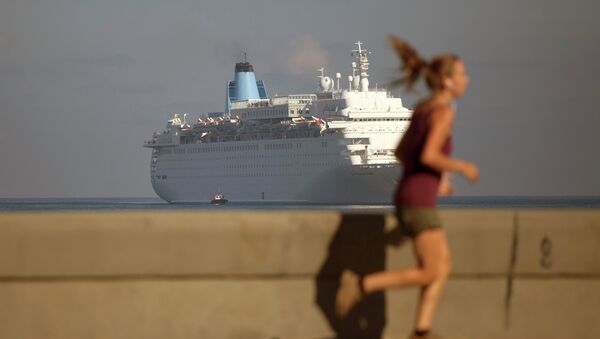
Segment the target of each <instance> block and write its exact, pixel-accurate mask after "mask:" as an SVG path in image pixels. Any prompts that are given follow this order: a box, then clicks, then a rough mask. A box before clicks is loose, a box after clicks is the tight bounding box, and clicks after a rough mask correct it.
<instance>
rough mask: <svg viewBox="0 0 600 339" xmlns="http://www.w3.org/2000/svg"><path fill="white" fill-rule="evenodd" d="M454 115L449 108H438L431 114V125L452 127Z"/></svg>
mask: <svg viewBox="0 0 600 339" xmlns="http://www.w3.org/2000/svg"><path fill="white" fill-rule="evenodd" d="M455 115H456V113H455V112H454V110H452V108H450V107H449V106H440V107H437V108H435V109H434V110H433V112H431V118H432V121H433V123H440V124H444V125H452V122H453V121H454V116H455Z"/></svg>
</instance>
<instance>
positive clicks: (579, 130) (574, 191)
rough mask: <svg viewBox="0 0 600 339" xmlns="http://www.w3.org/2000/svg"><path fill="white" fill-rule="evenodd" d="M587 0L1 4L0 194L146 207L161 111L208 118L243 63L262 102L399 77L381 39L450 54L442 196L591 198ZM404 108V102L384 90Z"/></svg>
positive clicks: (593, 137)
mask: <svg viewBox="0 0 600 339" xmlns="http://www.w3.org/2000/svg"><path fill="white" fill-rule="evenodd" d="M599 13H600V2H598V1H596V0H587V1H585V0H571V1H557V0H519V1H516V0H503V1H497V0H494V1H485V0H483V1H482V0H460V1H455V0H439V1H433V0H419V1H402V0H385V1H383V0H382V1H364V0H361V1H358V0H322V1H316V0H314V1H289V0H259V1H248V0H220V1H218V2H217V1H214V2H211V3H206V2H203V1H197V0H196V1H192V0H180V1H177V0H173V1H157V0H145V1H135V0H97V1H94V0H3V1H1V2H0V164H1V165H0V197H104V196H127V197H134V196H154V193H153V191H152V188H151V185H150V180H149V171H150V169H149V167H150V166H149V162H150V150H149V149H145V148H143V147H142V143H143V141H144V140H146V139H149V138H150V137H151V135H152V132H153V131H154V130H157V129H162V128H163V127H164V124H165V122H166V119H168V118H169V116H170V115H171V114H173V113H183V112H190V113H194V114H200V113H203V112H208V111H220V110H222V109H223V105H224V95H225V83H226V80H228V79H231V78H232V77H233V69H234V63H235V62H236V61H240V60H241V59H242V58H243V52H244V51H245V52H247V53H248V58H249V61H250V62H251V63H252V64H253V65H254V69H255V72H256V75H257V78H259V79H263V80H264V81H265V82H266V85H267V89H268V91H269V94H270V95H273V94H275V93H276V92H277V93H279V94H288V93H290V92H295V93H309V92H311V91H313V90H315V89H316V77H315V75H316V72H315V70H316V68H319V67H320V66H325V67H326V70H329V73H330V74H334V73H335V72H341V73H342V74H347V73H348V71H349V63H350V62H351V61H352V59H351V58H350V56H349V51H350V50H351V49H352V48H353V47H354V46H353V43H354V42H355V41H356V40H361V41H364V42H365V43H366V46H367V48H369V49H370V50H371V51H372V55H371V69H372V71H371V84H375V83H379V84H380V85H381V84H385V83H387V82H389V81H391V80H392V79H394V77H395V76H397V75H398V74H397V71H396V69H397V65H398V61H397V59H396V57H395V56H394V54H393V53H392V52H391V51H390V50H389V48H388V47H387V44H386V37H387V35H388V34H389V33H393V34H396V35H399V36H401V37H404V38H406V39H407V40H409V41H410V42H412V43H413V45H414V46H415V47H416V48H417V49H418V50H419V51H420V52H421V53H422V54H424V55H425V56H427V57H430V56H432V55H434V54H436V53H443V52H455V53H457V54H459V55H461V56H462V57H463V59H464V60H465V62H466V64H467V69H468V72H469V73H470V75H471V87H470V88H469V90H468V92H467V94H466V96H465V97H464V98H462V99H461V100H460V101H459V103H458V108H459V111H458V115H457V121H456V124H455V130H454V133H455V155H456V156H458V157H463V158H466V159H470V160H473V161H475V162H477V163H478V164H479V165H480V169H481V181H480V183H479V184H478V185H475V186H472V185H469V184H467V183H466V182H465V181H464V180H462V179H459V178H456V186H457V194H458V195H600V175H599V174H600V150H599V147H598V146H600V142H599V141H598V137H599V133H598V132H597V130H599V129H600V105H599V104H598V99H597V98H598V94H599V93H600V61H599V60H600V20H598V19H597V17H598V14H599ZM395 93H396V94H397V95H400V96H401V97H402V98H403V99H404V101H405V104H406V105H408V106H410V105H411V104H412V103H413V102H414V101H415V95H408V94H406V93H402V92H399V91H395Z"/></svg>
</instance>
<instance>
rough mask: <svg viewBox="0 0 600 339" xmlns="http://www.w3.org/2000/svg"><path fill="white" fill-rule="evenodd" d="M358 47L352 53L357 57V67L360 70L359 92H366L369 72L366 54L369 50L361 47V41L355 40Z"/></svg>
mask: <svg viewBox="0 0 600 339" xmlns="http://www.w3.org/2000/svg"><path fill="white" fill-rule="evenodd" d="M354 44H355V45H356V46H357V47H358V48H357V49H355V50H352V55H353V56H356V57H357V58H358V68H359V71H360V90H361V92H367V91H368V90H369V74H368V73H367V71H368V70H369V58H368V57H367V55H368V54H371V52H369V51H367V50H366V49H363V48H362V45H363V43H362V42H360V41H357V42H355V43H354Z"/></svg>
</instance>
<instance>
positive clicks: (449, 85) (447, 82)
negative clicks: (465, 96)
mask: <svg viewBox="0 0 600 339" xmlns="http://www.w3.org/2000/svg"><path fill="white" fill-rule="evenodd" d="M444 87H445V88H446V89H452V87H454V81H452V79H450V78H445V79H444Z"/></svg>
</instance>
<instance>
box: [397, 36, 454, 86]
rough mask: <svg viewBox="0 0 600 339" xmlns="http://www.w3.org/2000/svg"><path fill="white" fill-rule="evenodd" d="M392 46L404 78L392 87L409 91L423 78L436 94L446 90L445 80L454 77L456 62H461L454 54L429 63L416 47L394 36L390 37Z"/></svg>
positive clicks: (439, 57)
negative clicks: (400, 87)
mask: <svg viewBox="0 0 600 339" xmlns="http://www.w3.org/2000/svg"><path fill="white" fill-rule="evenodd" d="M390 46H391V47H392V48H393V49H394V51H395V52H396V54H398V57H399V58H400V60H401V62H402V66H401V67H400V70H401V71H402V78H400V79H398V80H396V81H394V82H392V86H403V87H404V88H406V90H408V91H410V90H412V89H413V87H414V85H415V83H416V82H417V81H418V80H419V78H421V76H424V77H425V81H426V83H427V87H429V89H430V90H432V91H434V92H435V91H439V90H442V89H444V78H446V77H450V76H452V73H453V72H454V64H455V62H456V61H458V60H460V59H459V57H458V56H456V55H454V54H444V55H440V56H436V57H434V58H433V59H432V60H431V62H427V61H426V60H425V59H423V57H421V56H420V55H419V53H418V52H417V50H416V49H415V48H414V47H412V46H411V45H409V44H408V43H407V42H406V41H404V40H402V39H400V38H398V37H396V36H393V35H391V36H390Z"/></svg>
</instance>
